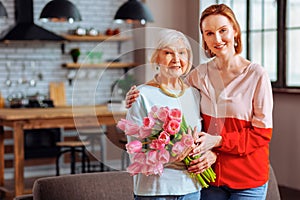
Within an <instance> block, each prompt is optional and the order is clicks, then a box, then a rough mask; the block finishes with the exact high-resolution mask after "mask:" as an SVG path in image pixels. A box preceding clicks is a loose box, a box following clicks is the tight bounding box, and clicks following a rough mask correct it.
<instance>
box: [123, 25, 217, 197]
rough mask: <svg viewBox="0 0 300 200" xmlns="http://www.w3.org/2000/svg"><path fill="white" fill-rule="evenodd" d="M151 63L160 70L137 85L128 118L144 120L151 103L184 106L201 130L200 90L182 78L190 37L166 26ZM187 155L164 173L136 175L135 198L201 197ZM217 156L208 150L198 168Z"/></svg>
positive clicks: (187, 116) (189, 60) (187, 63)
mask: <svg viewBox="0 0 300 200" xmlns="http://www.w3.org/2000/svg"><path fill="white" fill-rule="evenodd" d="M151 63H152V64H153V65H155V66H156V68H158V69H159V72H158V73H157V74H156V75H155V77H154V78H153V79H152V80H151V81H149V82H148V83H145V84H142V85H140V86H138V87H137V90H138V91H139V94H140V95H139V97H138V98H137V99H136V103H135V104H133V105H132V107H131V108H130V109H129V110H128V113H127V117H126V118H127V119H128V120H131V121H133V122H135V123H138V124H142V121H143V118H144V117H146V115H147V113H148V112H149V111H150V110H151V107H152V106H154V105H156V106H168V107H169V108H178V109H180V110H182V112H183V115H184V116H185V119H186V121H187V123H188V124H189V125H191V126H192V127H195V129H194V133H196V132H197V131H200V130H201V117H200V112H199V110H200V108H199V105H200V103H199V101H200V95H199V92H198V91H197V90H196V89H195V88H193V87H189V86H187V85H186V84H185V83H184V82H183V80H182V79H181V77H182V76H184V75H186V74H187V73H188V72H189V71H190V69H191V65H192V51H191V46H190V44H189V42H188V40H187V38H186V37H185V36H184V35H183V34H182V33H181V32H178V31H175V30H170V29H163V30H162V31H161V32H160V39H159V41H158V43H157V46H156V48H155V50H154V52H153V54H152V57H151ZM131 140H133V138H130V137H129V138H128V141H131ZM190 150H192V149H190ZM185 152H186V153H190V152H189V151H185ZM184 157H185V155H180V156H179V157H178V158H177V159H175V161H174V162H172V163H168V164H167V166H165V169H164V171H163V173H162V175H161V176H158V175H151V176H146V175H144V174H137V175H135V176H134V194H135V199H136V200H139V199H143V200H144V199H154V200H155V199H157V200H158V199H159V200H164V199H168V200H169V199H182V200H185V199H186V200H187V199H195V200H198V199H200V190H201V186H200V184H199V183H198V181H197V180H196V179H195V178H191V177H190V175H189V172H188V171H187V169H186V166H185V165H184V163H183V162H181V160H182V159H183V158H184ZM215 160H216V156H215V154H214V153H212V152H211V151H208V152H206V153H205V154H204V155H203V156H201V158H200V159H199V160H198V162H197V163H198V168H197V171H195V172H199V168H201V169H202V170H205V169H207V168H208V167H210V165H211V164H213V163H214V162H215Z"/></svg>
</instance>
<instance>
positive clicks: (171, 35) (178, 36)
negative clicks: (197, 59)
mask: <svg viewBox="0 0 300 200" xmlns="http://www.w3.org/2000/svg"><path fill="white" fill-rule="evenodd" d="M178 40H181V41H182V42H183V43H184V46H185V48H186V50H187V52H188V67H187V69H186V71H185V72H184V73H183V75H186V74H187V73H189V71H190V70H191V68H192V63H193V52H192V48H191V45H190V42H189V41H188V39H187V37H186V36H185V35H184V34H183V33H181V32H179V31H176V30H173V29H163V30H161V31H160V33H159V40H158V42H157V44H156V47H155V49H154V52H153V53H152V55H151V58H150V63H151V64H157V63H156V62H157V57H158V53H159V51H160V50H161V49H163V48H166V47H169V46H171V45H174V44H176V43H178Z"/></svg>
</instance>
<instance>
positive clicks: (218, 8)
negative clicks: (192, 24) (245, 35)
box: [200, 4, 243, 58]
mask: <svg viewBox="0 0 300 200" xmlns="http://www.w3.org/2000/svg"><path fill="white" fill-rule="evenodd" d="M210 15H223V16H225V17H227V19H228V20H229V21H230V23H231V24H232V26H233V29H234V30H235V31H236V33H237V35H236V37H235V38H234V41H235V43H236V45H234V49H235V53H236V54H240V53H241V52H242V49H243V48H242V36H241V35H242V33H241V28H240V25H239V23H238V21H237V19H236V17H235V15H234V13H233V11H232V10H231V9H230V8H229V7H228V6H227V5H225V4H214V5H211V6H209V7H208V8H206V9H205V10H204V11H203V12H202V14H201V17H200V31H201V34H202V41H203V44H202V46H203V48H204V50H205V52H206V55H207V56H208V57H210V58H211V57H214V56H215V54H214V53H213V52H212V51H211V50H210V49H209V48H208V46H207V44H206V42H205V40H204V36H203V30H202V23H203V20H204V19H205V18H206V17H208V16H210Z"/></svg>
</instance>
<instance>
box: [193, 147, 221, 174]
mask: <svg viewBox="0 0 300 200" xmlns="http://www.w3.org/2000/svg"><path fill="white" fill-rule="evenodd" d="M216 160H217V155H216V154H215V153H214V152H212V151H207V152H205V153H204V154H202V155H201V156H200V157H199V158H197V159H195V160H192V161H191V162H190V166H189V167H188V171H189V172H190V173H195V174H200V173H202V172H204V171H205V170H206V169H208V168H209V167H211V165H212V164H214V163H215V162H216Z"/></svg>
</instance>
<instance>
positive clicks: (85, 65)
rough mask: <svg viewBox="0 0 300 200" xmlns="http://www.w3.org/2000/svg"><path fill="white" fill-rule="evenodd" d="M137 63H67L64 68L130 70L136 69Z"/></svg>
mask: <svg viewBox="0 0 300 200" xmlns="http://www.w3.org/2000/svg"><path fill="white" fill-rule="evenodd" d="M135 66H136V63H123V62H105V63H65V64H63V67H66V68H69V69H78V68H91V69H93V68H94V69H97V68H103V69H105V68H119V69H122V68H130V67H135Z"/></svg>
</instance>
